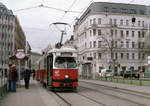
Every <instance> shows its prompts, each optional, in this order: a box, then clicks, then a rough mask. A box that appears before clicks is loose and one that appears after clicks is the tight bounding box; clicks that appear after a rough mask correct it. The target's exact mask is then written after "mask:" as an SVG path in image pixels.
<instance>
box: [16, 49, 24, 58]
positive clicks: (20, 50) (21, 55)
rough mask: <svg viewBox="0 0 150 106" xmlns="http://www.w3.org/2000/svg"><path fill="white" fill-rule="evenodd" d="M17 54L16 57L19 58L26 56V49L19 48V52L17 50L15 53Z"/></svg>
mask: <svg viewBox="0 0 150 106" xmlns="http://www.w3.org/2000/svg"><path fill="white" fill-rule="evenodd" d="M15 56H16V58H17V59H18V60H22V59H24V58H25V52H24V50H22V49H18V50H17V52H16V54H15Z"/></svg>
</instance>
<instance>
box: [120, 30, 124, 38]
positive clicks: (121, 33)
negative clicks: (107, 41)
mask: <svg viewBox="0 0 150 106" xmlns="http://www.w3.org/2000/svg"><path fill="white" fill-rule="evenodd" d="M120 35H121V37H122V38H123V37H124V35H123V30H121V31H120Z"/></svg>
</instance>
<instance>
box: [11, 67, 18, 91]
mask: <svg viewBox="0 0 150 106" xmlns="http://www.w3.org/2000/svg"><path fill="white" fill-rule="evenodd" d="M10 75H11V79H10V80H11V92H16V82H17V80H18V72H17V69H16V66H13V67H12V72H11V74H10Z"/></svg>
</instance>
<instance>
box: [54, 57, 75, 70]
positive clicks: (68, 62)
mask: <svg viewBox="0 0 150 106" xmlns="http://www.w3.org/2000/svg"><path fill="white" fill-rule="evenodd" d="M55 66H56V67H57V68H76V67H77V64H76V61H75V59H74V58H73V57H57V58H56V60H55Z"/></svg>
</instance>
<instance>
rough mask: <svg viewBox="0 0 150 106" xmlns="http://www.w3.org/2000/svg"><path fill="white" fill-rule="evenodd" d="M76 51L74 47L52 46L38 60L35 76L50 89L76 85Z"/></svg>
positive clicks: (75, 86) (74, 87)
mask: <svg viewBox="0 0 150 106" xmlns="http://www.w3.org/2000/svg"><path fill="white" fill-rule="evenodd" d="M76 58H77V51H76V49H74V48H69V47H61V48H59V49H58V48H53V49H51V50H50V51H48V53H47V54H44V55H43V56H42V57H41V59H40V61H39V70H37V74H38V75H37V77H38V78H39V79H40V81H41V82H42V83H43V84H44V85H45V86H48V87H50V88H52V89H55V88H71V89H76V88H77V86H78V68H77V63H76Z"/></svg>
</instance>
